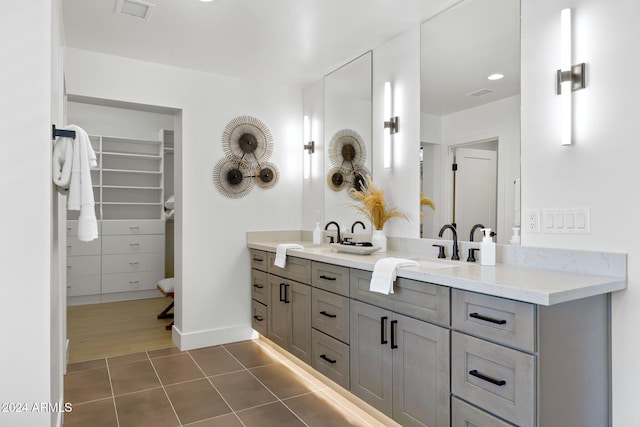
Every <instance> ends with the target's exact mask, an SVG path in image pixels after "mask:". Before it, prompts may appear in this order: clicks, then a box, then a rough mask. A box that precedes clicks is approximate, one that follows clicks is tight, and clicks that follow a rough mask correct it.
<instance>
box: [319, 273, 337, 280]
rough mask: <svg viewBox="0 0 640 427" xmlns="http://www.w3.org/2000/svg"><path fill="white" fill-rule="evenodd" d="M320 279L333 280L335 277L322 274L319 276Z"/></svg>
mask: <svg viewBox="0 0 640 427" xmlns="http://www.w3.org/2000/svg"><path fill="white" fill-rule="evenodd" d="M320 278H321V279H324V280H331V281H335V280H336V278H335V277H330V276H325V275H324V274H323V275H322V276H320Z"/></svg>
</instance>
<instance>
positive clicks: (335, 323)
mask: <svg viewBox="0 0 640 427" xmlns="http://www.w3.org/2000/svg"><path fill="white" fill-rule="evenodd" d="M311 326H313V327H314V328H316V329H318V330H320V331H322V332H324V333H325V334H327V335H331V336H332V337H334V338H336V339H339V340H340V341H342V342H345V343H347V344H348V343H349V299H348V298H345V297H343V296H342V295H336V294H332V293H331V292H327V291H323V290H322V289H316V288H312V289H311Z"/></svg>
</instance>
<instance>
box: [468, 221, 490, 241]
mask: <svg viewBox="0 0 640 427" xmlns="http://www.w3.org/2000/svg"><path fill="white" fill-rule="evenodd" d="M478 228H487V227H485V226H484V225H482V224H476V225H474V226H473V227H471V233H470V234H469V241H470V242H473V233H475V232H476V230H477V229H478Z"/></svg>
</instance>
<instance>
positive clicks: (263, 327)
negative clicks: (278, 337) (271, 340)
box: [251, 300, 267, 337]
mask: <svg viewBox="0 0 640 427" xmlns="http://www.w3.org/2000/svg"><path fill="white" fill-rule="evenodd" d="M251 326H252V327H253V329H255V330H256V332H258V333H260V334H262V335H264V336H265V337H266V336H267V306H266V305H264V304H260V303H259V302H258V301H255V300H253V301H251Z"/></svg>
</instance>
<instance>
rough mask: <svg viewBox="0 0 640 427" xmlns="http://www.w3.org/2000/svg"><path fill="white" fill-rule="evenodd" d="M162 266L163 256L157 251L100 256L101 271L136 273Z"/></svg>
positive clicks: (157, 268)
mask: <svg viewBox="0 0 640 427" xmlns="http://www.w3.org/2000/svg"><path fill="white" fill-rule="evenodd" d="M163 268H164V257H162V254H158V253H140V254H113V255H103V256H102V273H103V274H104V273H109V274H110V273H136V272H139V271H154V270H162V269H163Z"/></svg>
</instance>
